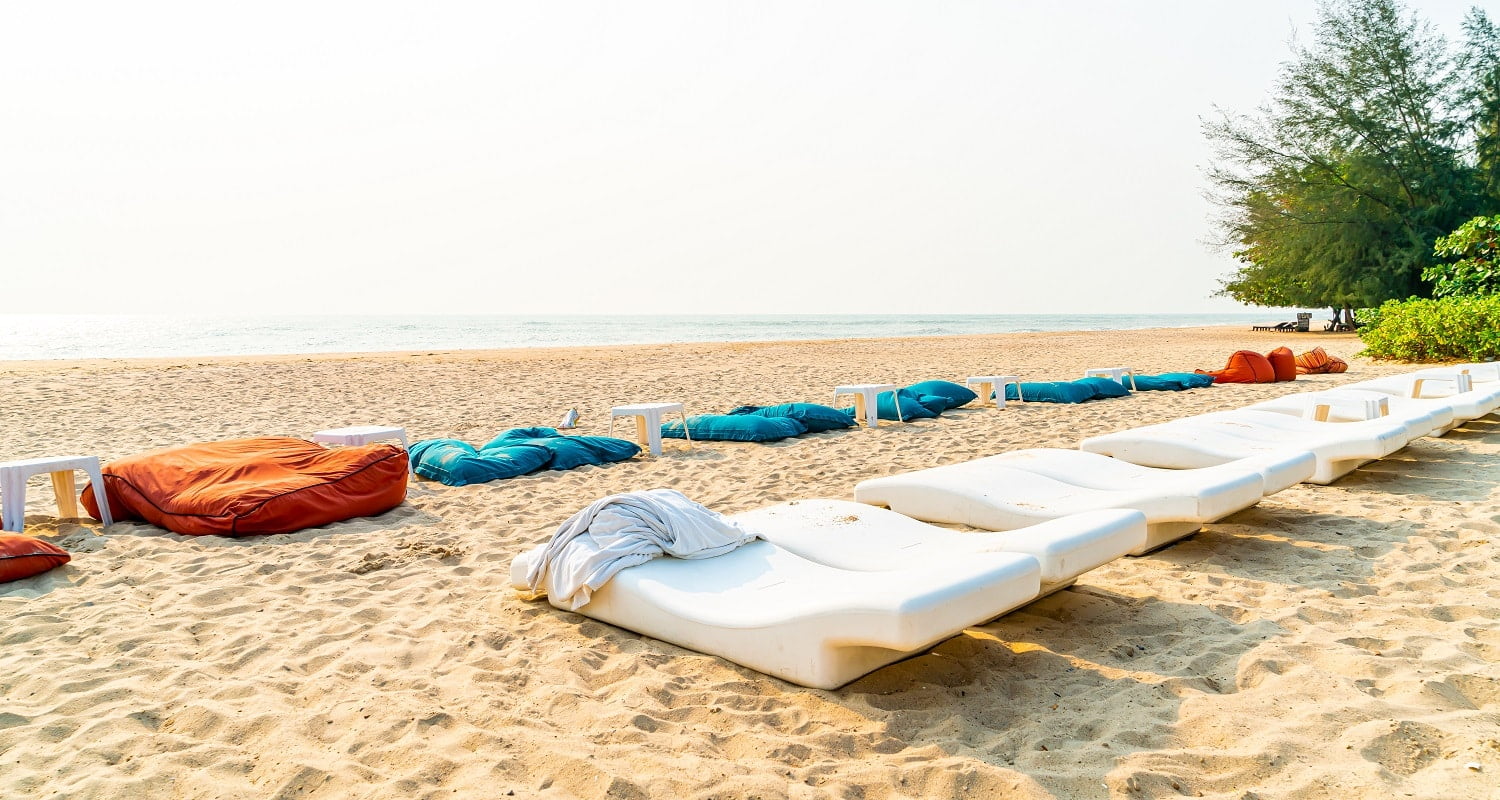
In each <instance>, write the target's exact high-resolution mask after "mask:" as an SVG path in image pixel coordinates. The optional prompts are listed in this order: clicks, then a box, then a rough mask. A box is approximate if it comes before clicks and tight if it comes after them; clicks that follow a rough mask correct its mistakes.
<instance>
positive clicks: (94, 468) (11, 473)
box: [0, 456, 115, 533]
mask: <svg viewBox="0 0 1500 800" xmlns="http://www.w3.org/2000/svg"><path fill="white" fill-rule="evenodd" d="M74 470H83V471H84V473H85V474H87V475H88V476H89V480H91V481H93V483H94V499H95V500H96V501H98V504H99V521H100V522H103V523H104V525H105V526H106V527H108V526H110V525H113V524H114V523H115V521H114V518H113V517H111V516H110V513H109V492H108V491H106V490H105V488H104V474H103V472H102V471H101V470H100V469H99V459H98V458H97V457H95V456H61V457H58V458H28V459H26V460H24V461H7V462H5V463H3V464H0V529H3V530H7V531H15V532H17V533H19V532H20V531H21V529H22V528H24V527H26V479H27V478H30V477H31V476H33V475H41V474H42V473H44V472H45V473H48V474H50V475H51V476H52V491H53V492H54V493H56V494H57V515H58V518H59V519H76V518H77V517H78V490H77V487H76V485H75V484H74V482H73V471H74Z"/></svg>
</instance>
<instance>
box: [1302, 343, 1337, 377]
mask: <svg viewBox="0 0 1500 800" xmlns="http://www.w3.org/2000/svg"><path fill="white" fill-rule="evenodd" d="M1348 369H1349V364H1348V362H1346V361H1344V359H1342V358H1339V357H1338V356H1331V355H1328V354H1327V353H1325V352H1323V348H1321V347H1314V348H1313V349H1311V350H1309V351H1307V352H1306V353H1303V354H1302V355H1300V356H1297V371H1298V372H1299V373H1302V374H1303V375H1323V374H1327V373H1337V372H1344V371H1346V370H1348Z"/></svg>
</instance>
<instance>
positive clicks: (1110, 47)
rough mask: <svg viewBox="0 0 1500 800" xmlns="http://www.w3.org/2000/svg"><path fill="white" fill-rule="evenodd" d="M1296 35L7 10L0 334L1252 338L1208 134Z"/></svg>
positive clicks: (959, 19) (907, 20)
mask: <svg viewBox="0 0 1500 800" xmlns="http://www.w3.org/2000/svg"><path fill="white" fill-rule="evenodd" d="M1469 5H1470V4H1469V3H1463V2H1451V3H1450V2H1446V1H1443V2H1439V1H1438V0H1433V1H1432V2H1423V3H1417V4H1414V5H1413V8H1414V9H1415V10H1417V11H1418V12H1419V13H1421V14H1422V15H1423V16H1425V17H1427V18H1428V19H1430V20H1431V21H1432V22H1433V23H1434V24H1436V25H1437V27H1438V29H1439V30H1440V31H1442V32H1443V33H1445V34H1446V35H1448V36H1449V37H1450V38H1451V39H1457V38H1458V37H1459V22H1460V20H1461V18H1462V15H1463V13H1464V11H1465V10H1466V9H1467V7H1468V6H1469ZM1315 11H1316V7H1315V5H1314V3H1312V2H1300V1H1298V2H1293V1H1291V0H1263V1H1260V2H1254V3H1246V2H1234V1H1233V0H1198V2H1147V1H1146V0H1141V1H1140V2H1132V3H1120V2H1072V3H1043V2H1036V1H1035V0H994V1H992V2H972V1H968V0H943V1H942V2H933V1H932V0H927V1H925V2H879V1H878V0H874V1H872V0H860V1H859V2H806V1H805V0H803V1H800V2H760V1H758V0H755V1H752V0H741V1H740V2H716V1H715V0H692V1H691V2H650V1H649V0H644V1H632V2H527V3H511V2H446V3H445V2H432V3H390V2H358V3H355V2H347V3H317V2H296V3H282V2H258V3H242V4H223V3H203V2H181V3H162V2H150V0H142V2H130V3H120V2H66V1H65V0H61V1H59V2H43V3H23V2H12V3H4V4H0V309H3V310H4V311H5V312H18V311H35V312H46V313H62V312H79V313H108V312H164V311H171V312H194V313H201V312H210V313H213V312H223V313H236V314H238V313H310V312H319V313H321V312H326V313H366V312H368V313H401V312H406V313H444V312H454V313H460V312H461V313H484V312H493V313H504V314H545V313H725V314H736V313H786V314H811V313H929V314H930V313H955V314H957V313H995V314H1005V313H1110V312H1132V313H1151V312H1174V311H1181V312H1195V313H1196V312H1216V311H1236V310H1244V307H1242V306H1240V305H1238V304H1237V303H1235V302H1233V301H1231V300H1228V299H1225V298H1214V297H1212V294H1213V293H1214V291H1215V290H1216V289H1217V288H1218V285H1219V281H1220V279H1221V278H1222V277H1223V276H1225V275H1227V274H1229V273H1230V272H1232V271H1233V270H1234V267H1235V262H1234V260H1233V258H1232V257H1231V256H1230V255H1229V254H1228V252H1227V251H1226V250H1225V249H1224V248H1222V247H1218V246H1216V245H1214V244H1213V240H1214V239H1215V237H1216V232H1215V230H1214V228H1213V225H1212V217H1213V213H1214V210H1213V207H1212V206H1211V204H1210V203H1209V202H1208V200H1207V199H1206V198H1205V194H1204V193H1205V190H1206V188H1207V181H1206V179H1205V178H1204V168H1205V167H1206V165H1207V164H1208V163H1209V161H1210V157H1211V150H1210V147H1209V145H1208V143H1207V142H1206V141H1205V139H1204V138H1203V135H1202V126H1201V120H1202V118H1204V117H1207V116H1211V115H1213V114H1214V113H1215V112H1214V109H1215V106H1219V107H1222V108H1227V109H1231V110H1235V111H1249V110H1252V109H1253V108H1254V107H1255V106H1257V105H1259V104H1261V103H1263V102H1264V101H1265V100H1266V98H1267V97H1268V95H1269V92H1270V90H1271V88H1272V86H1273V85H1274V82H1275V79H1276V76H1277V73H1278V70H1279V68H1280V65H1281V63H1282V62H1284V61H1285V60H1286V59H1287V58H1288V56H1289V54H1290V49H1289V42H1290V41H1291V39H1292V37H1293V35H1294V32H1296V33H1297V35H1299V36H1300V37H1301V38H1302V39H1304V40H1306V39H1307V37H1308V36H1309V35H1310V30H1311V24H1312V22H1313V20H1314V19H1315V16H1316V14H1315Z"/></svg>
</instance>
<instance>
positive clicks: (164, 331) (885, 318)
mask: <svg viewBox="0 0 1500 800" xmlns="http://www.w3.org/2000/svg"><path fill="white" fill-rule="evenodd" d="M1266 316H1267V315H1266V313H1265V312H1260V313H1244V312H1236V313H1228V314H993V315H988V314H980V315H975V314H951V315H941V314H934V315H928V314H856V315H814V316H796V315H686V314H684V315H654V316H653V315H638V316H629V315H619V316H501V315H476V316H464V315H432V316H416V315H325V316H312V315H308V316H218V317H205V316H187V315H81V314H16V315H0V360H4V361H11V360H22V359H65V358H170V357H186V356H238V355H279V354H294V353H296V354H302V353H351V352H392V351H408V350H485V349H496V348H508V347H573V346H581V345H610V344H658V343H668V342H739V341H746V342H750V341H779V340H788V339H848V338H868V337H884V336H893V337H904V336H945V335H958V334H974V333H1015V332H1023V331H1094V330H1128V329H1139V328H1179V327H1194V326H1200V325H1247V326H1248V325H1250V324H1252V323H1254V322H1257V321H1260V320H1261V318H1262V317H1266Z"/></svg>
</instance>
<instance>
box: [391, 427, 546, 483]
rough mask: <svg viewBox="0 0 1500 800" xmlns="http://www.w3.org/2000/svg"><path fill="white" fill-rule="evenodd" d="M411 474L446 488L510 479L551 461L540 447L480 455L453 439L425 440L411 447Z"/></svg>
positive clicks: (508, 449)
mask: <svg viewBox="0 0 1500 800" xmlns="http://www.w3.org/2000/svg"><path fill="white" fill-rule="evenodd" d="M408 452H409V453H410V455H411V466H412V471H413V472H416V473H417V474H418V475H421V476H422V477H424V478H427V479H429V480H434V481H440V482H442V483H444V484H446V485H448V486H468V485H469V484H471V483H485V482H486V481H493V480H499V479H501V478H514V477H516V476H517V475H525V474H526V473H528V472H533V471H535V470H538V469H541V468H542V467H543V466H544V465H546V464H547V462H548V461H551V460H552V452H551V451H549V450H547V449H546V448H543V447H532V446H530V445H517V446H514V447H497V448H493V449H490V450H486V451H484V452H482V453H481V452H479V451H477V450H475V449H474V446H473V445H471V444H469V443H468V442H460V441H458V440H457V439H426V440H424V441H420V442H417V443H416V444H414V445H412V446H411V449H410V450H409V451H408Z"/></svg>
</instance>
